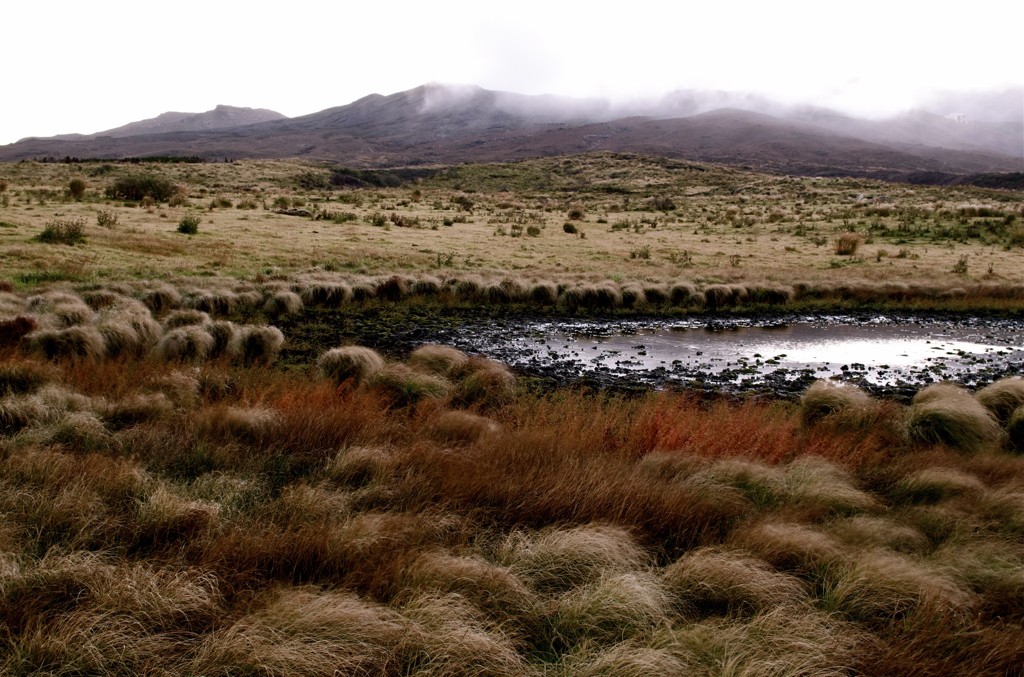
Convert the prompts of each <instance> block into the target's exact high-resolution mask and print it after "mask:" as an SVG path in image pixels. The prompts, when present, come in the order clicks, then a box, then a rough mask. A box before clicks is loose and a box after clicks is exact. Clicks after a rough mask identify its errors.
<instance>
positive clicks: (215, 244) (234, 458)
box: [0, 154, 1024, 677]
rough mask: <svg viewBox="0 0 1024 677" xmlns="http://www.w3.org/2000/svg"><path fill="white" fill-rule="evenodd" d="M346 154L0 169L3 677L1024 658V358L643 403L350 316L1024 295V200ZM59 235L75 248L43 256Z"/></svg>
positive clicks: (757, 667)
mask: <svg viewBox="0 0 1024 677" xmlns="http://www.w3.org/2000/svg"><path fill="white" fill-rule="evenodd" d="M335 169H336V168H331V167H327V166H319V165H318V166H309V165H303V164H301V163H298V162H289V161H279V162H260V163H237V164H219V165H202V164H198V165H197V164H181V165H177V164H165V165H161V166H160V167H159V168H157V169H152V170H148V173H149V174H151V175H152V176H154V177H155V178H157V179H161V180H164V181H166V182H167V183H168V184H169V185H170V189H169V190H170V192H169V193H168V194H166V195H162V198H164V199H160V200H157V199H156V196H153V195H143V196H141V197H140V198H139V199H138V200H135V199H132V198H130V197H124V196H112V197H109V198H108V197H105V195H106V192H107V189H108V187H110V186H115V185H118V182H119V181H121V180H122V179H124V178H125V177H127V176H137V175H140V174H141V173H140V172H139V168H138V167H136V166H124V165H119V164H110V165H103V164H99V163H83V164H80V165H52V164H35V163H19V164H16V165H5V166H2V167H0V177H2V179H3V182H5V184H6V186H7V188H6V190H5V191H3V192H2V195H3V196H4V200H5V202H4V206H2V207H0V221H2V224H0V225H2V226H3V227H2V228H0V250H2V251H3V252H4V258H3V262H2V272H0V466H2V472H0V514H2V515H3V521H2V524H0V614H2V616H0V647H2V649H0V673H3V674H5V675H7V674H9V675H43V674H46V675H119V674H120V675H123V674H134V675H195V676H197V677H198V676H199V675H239V676H240V675H255V674H258V675H281V676H282V677H283V676H285V675H332V674H346V675H395V676H403V677H405V676H412V675H422V676H424V677H425V676H427V675H509V676H519V675H522V676H529V677H541V676H550V677H554V676H569V675H573V676H577V675H588V676H596V675H617V676H621V675H627V676H628V675H638V676H639V675H645V676H646V675H654V676H657V675H666V676H668V675H671V676H676V675H681V674H694V675H722V674H745V675H765V676H767V675H779V676H782V675H787V676H788V675H879V676H881V675H901V674H902V675H924V676H928V675H935V676H938V675H957V674H959V675H965V676H966V675H971V676H975V675H993V676H995V675H1009V674H1015V673H1014V671H1015V670H1019V666H1020V665H1021V664H1024V632H1022V625H1024V546H1022V543H1024V455H1022V452H1024V433H1022V431H1024V385H1022V383H1024V381H1022V379H1021V378H1020V377H1016V376H1015V377H1009V378H1006V379H1002V380H999V381H997V382H995V383H992V384H990V385H987V386H985V387H977V388H974V389H965V388H961V387H957V386H954V385H952V384H937V385H933V386H930V387H927V388H922V389H921V390H920V391H919V392H918V393H917V394H916V396H915V397H914V398H913V400H912V401H911V402H909V403H905V404H902V403H899V402H897V401H894V400H890V399H881V398H877V397H873V396H871V395H870V394H868V393H867V392H864V391H863V390H860V389H858V388H856V387H854V386H852V385H849V384H843V385H840V384H836V383H833V382H827V381H822V382H819V383H816V384H814V385H813V386H812V387H810V388H809V389H808V390H807V391H806V393H805V394H804V395H803V396H802V397H801V398H800V399H799V400H796V401H782V400H777V399H771V398H768V399H765V398H758V399H754V398H748V399H744V398H738V397H731V396H730V397H725V396H708V395H706V394H705V395H703V396H700V397H698V396H697V395H695V394H694V393H692V392H688V391H672V390H661V391H646V392H633V393H630V394H628V395H622V394H613V393H609V392H605V391H600V390H587V389H582V388H575V389H569V388H560V389H546V388H543V387H541V386H540V384H539V383H538V382H537V381H535V380H532V379H528V378H523V376H522V374H519V373H516V372H515V371H513V370H512V369H510V368H509V367H508V366H506V365H504V364H502V363H501V362H498V361H496V360H493V359H489V358H488V357H485V356H483V355H473V354H466V353H464V352H461V351H459V350H456V349H454V348H452V347H450V346H441V345H431V344H429V343H428V344H425V345H420V343H422V340H421V341H420V342H419V343H416V341H415V340H414V336H415V334H414V333H413V332H410V333H409V334H408V337H410V338H408V340H405V341H403V342H402V343H401V344H397V343H394V344H390V345H384V346H381V345H378V344H377V343H376V342H374V341H369V340H360V339H361V338H366V337H371V336H383V335H386V334H388V333H389V332H391V331H395V330H397V329H398V328H397V327H393V326H391V325H390V324H389V322H390V320H391V319H392V318H394V317H399V316H402V317H409V318H416V322H419V321H421V320H422V321H423V322H427V321H429V318H430V317H431V316H432V315H433V314H436V312H438V311H440V310H445V311H451V312H453V314H454V315H460V314H463V315H466V316H474V314H475V315H480V314H481V313H483V312H485V311H486V310H487V309H491V308H502V309H504V310H503V312H505V313H507V315H508V317H513V318H514V317H515V314H516V313H522V312H541V313H548V314H550V315H558V316H588V317H592V316H594V314H596V313H604V314H610V315H612V316H616V317H627V316H629V317H633V316H641V315H643V314H647V315H657V316H662V317H667V316H685V315H691V314H699V315H702V316H707V317H717V316H720V315H723V314H739V313H762V312H768V311H771V310H773V309H780V308H784V309H790V310H792V309H795V308H819V309H834V308H846V309H849V308H854V309H858V308H861V309H863V308H896V307H899V308H901V309H903V310H905V311H908V312H910V311H914V310H920V309H931V310H933V311H934V310H941V311H943V312H957V311H969V310H970V311H972V312H980V313H988V314H994V315H995V314H998V315H1008V316H1016V315H1019V312H1020V309H1021V305H1022V302H1024V269H1022V267H1021V266H1020V265H1019V263H1020V261H1021V258H1022V256H1024V249H1022V248H1021V247H1022V244H1024V241H1022V238H1021V236H1020V235H1019V222H1020V200H1019V195H1017V194H1013V193H1006V192H1000V191H990V190H983V189H977V188H933V187H928V188H923V187H916V186H915V187H911V186H894V185H882V184H876V183H870V182H866V181H855V180H849V179H844V180H831V179H802V178H801V179H795V178H790V177H779V176H768V175H761V174H755V173H753V172H745V171H740V170H734V169H726V168H721V167H715V166H711V165H707V166H705V165H691V164H676V163H668V162H665V161H660V160H651V159H646V158H636V157H620V156H610V155H601V154H598V155H593V156H581V157H577V158H558V159H548V160H537V161H530V162H524V163H520V164H518V165H494V166H472V165H467V166H460V167H453V168H437V169H430V170H429V171H427V170H416V171H417V172H418V174H415V175H409V176H406V175H403V174H402V173H401V172H387V171H381V172H357V171H348V172H338V171H335ZM75 178H80V179H81V180H82V181H83V182H84V183H85V189H84V192H82V193H81V194H79V195H75V194H73V193H75V192H77V191H72V190H70V181H71V180H72V179H75ZM0 185H2V184H0ZM124 185H135V184H128V183H126V184H124ZM154 185H161V186H163V184H162V183H157V184H154ZM883 191H884V192H883ZM147 197H149V198H150V200H149V201H147V200H146V199H145V198H147ZM165 199H166V201H164V200H165ZM392 217H394V218H392ZM186 218H187V219H195V220H196V221H195V225H196V229H195V232H193V233H191V234H184V233H180V232H178V225H179V224H181V223H183V222H184V220H185V219H186ZM58 219H62V220H65V221H69V222H74V223H82V224H84V227H83V231H84V233H83V237H84V241H82V240H76V241H75V242H73V243H64V242H61V241H45V240H43V241H41V240H40V239H39V238H38V235H39V234H40V233H41V232H42V231H43V230H44V228H46V224H48V223H53V222H55V221H56V220H58ZM568 225H571V226H572V228H571V229H570V228H569V227H567V226H568ZM531 228H534V229H536V230H537V232H536V233H533V232H531V230H530V229H531ZM573 231H575V232H573ZM850 232H852V233H855V234H856V237H855V238H853V241H855V242H856V246H854V247H853V251H849V252H848V251H845V250H844V251H843V252H840V251H839V242H840V241H841V240H843V238H846V237H847V236H845V235H844V234H845V233H850ZM584 236H585V237H584ZM848 239H849V238H848ZM643 248H648V251H649V257H644V256H640V255H637V256H631V252H634V251H637V250H642V249H643ZM882 250H885V251H887V252H889V253H887V254H886V255H882V254H881V253H880V252H881V251H882ZM865 252H867V254H865ZM961 256H967V257H968V259H969V261H970V264H969V265H968V267H967V270H966V271H965V272H962V273H954V272H953V266H954V265H955V264H956V263H957V261H958V260H959V258H960V257H961ZM986 271H987V272H986ZM373 323H376V324H373ZM410 324H415V323H414V322H411V323H410ZM403 331H404V329H403ZM367 344H369V345H367ZM375 348H378V349H375Z"/></svg>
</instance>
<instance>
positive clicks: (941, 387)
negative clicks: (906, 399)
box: [907, 383, 1000, 452]
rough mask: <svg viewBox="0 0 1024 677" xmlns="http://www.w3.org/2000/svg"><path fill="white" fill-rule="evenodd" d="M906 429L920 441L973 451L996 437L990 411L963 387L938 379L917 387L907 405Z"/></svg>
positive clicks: (997, 426) (995, 425) (997, 431)
mask: <svg viewBox="0 0 1024 677" xmlns="http://www.w3.org/2000/svg"><path fill="white" fill-rule="evenodd" d="M907 429H908V432H909V434H910V436H911V438H912V439H914V440H916V441H918V442H920V443H923V444H945V445H947V446H949V447H952V448H954V449H959V450H961V451H967V452H976V451H979V450H981V449H983V448H985V447H986V446H988V445H990V444H992V443H994V442H995V441H996V440H997V439H999V435H1000V429H999V425H998V424H997V423H996V420H995V418H994V417H993V416H992V414H991V413H990V412H989V411H988V410H987V409H986V408H985V407H984V406H982V405H981V404H980V403H979V402H978V400H976V399H974V398H973V397H972V396H971V395H970V393H968V392H967V391H965V390H963V389H961V388H957V387H956V386H952V385H949V384H943V383H939V384H936V385H932V386H928V387H927V388H924V389H923V390H921V391H920V392H919V393H918V394H917V395H916V396H915V397H914V400H913V404H912V405H911V407H910V416H909V419H908V421H907Z"/></svg>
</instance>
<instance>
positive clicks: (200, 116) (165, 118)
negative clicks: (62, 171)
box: [19, 105, 286, 143]
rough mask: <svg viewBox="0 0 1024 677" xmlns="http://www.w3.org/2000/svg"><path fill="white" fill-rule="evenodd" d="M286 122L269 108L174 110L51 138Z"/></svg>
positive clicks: (84, 138) (135, 134)
mask: <svg viewBox="0 0 1024 677" xmlns="http://www.w3.org/2000/svg"><path fill="white" fill-rule="evenodd" d="M284 119H286V118H285V116H284V115H282V114H280V113H278V112H276V111H272V110H267V109H266V108H239V107H237V106H223V105H221V106H217V107H216V108H214V109H213V110H208V111H206V112H205V113H178V112H173V111H172V112H168V113H162V114H160V115H158V116H156V117H155V118H149V119H148V120H139V121H138V122H129V123H128V124H126V125H123V126H121V127H115V128H113V129H108V130H106V131H102V132H96V133H95V134H61V135H58V136H53V137H48V138H49V139H53V140H56V141H87V140H90V139H96V138H99V137H101V136H109V137H113V138H115V139H117V138H124V137H127V136H142V135H145V134H165V133H168V132H202V131H208V130H213V129H227V128H230V127H240V126H243V125H252V124H256V123H258V122H268V121H270V120H284ZM32 138H35V137H32ZM27 140H28V139H22V141H27ZM19 143H20V142H19Z"/></svg>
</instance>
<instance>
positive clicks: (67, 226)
mask: <svg viewBox="0 0 1024 677" xmlns="http://www.w3.org/2000/svg"><path fill="white" fill-rule="evenodd" d="M36 240H38V241H39V242H46V243H47V244H66V245H76V244H81V243H83V242H85V220H84V219H54V220H53V221H48V222H47V223H46V226H45V227H44V228H43V232H41V233H39V235H37V236H36Z"/></svg>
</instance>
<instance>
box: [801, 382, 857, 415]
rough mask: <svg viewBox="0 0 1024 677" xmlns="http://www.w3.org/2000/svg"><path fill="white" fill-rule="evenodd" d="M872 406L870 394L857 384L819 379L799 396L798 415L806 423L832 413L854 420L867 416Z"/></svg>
mask: <svg viewBox="0 0 1024 677" xmlns="http://www.w3.org/2000/svg"><path fill="white" fill-rule="evenodd" d="M874 406H875V403H874V401H873V400H872V399H871V396H870V395H868V394H867V393H866V392H864V391H863V390H861V389H860V388H858V387H857V386H854V385H850V384H847V383H843V384H836V383H833V382H831V381H824V380H819V381H815V382H814V383H813V384H812V385H811V387H810V388H808V389H807V391H806V392H805V393H804V394H803V396H802V397H801V398H800V415H801V418H802V419H803V421H804V423H805V424H807V425H810V424H812V423H815V422H817V421H819V420H821V419H822V418H825V417H826V416H833V415H841V416H842V417H843V418H844V419H848V420H850V421H856V420H858V419H865V418H867V417H868V416H869V415H870V414H871V412H872V410H873V409H874Z"/></svg>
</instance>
